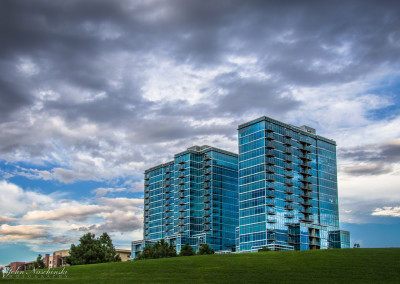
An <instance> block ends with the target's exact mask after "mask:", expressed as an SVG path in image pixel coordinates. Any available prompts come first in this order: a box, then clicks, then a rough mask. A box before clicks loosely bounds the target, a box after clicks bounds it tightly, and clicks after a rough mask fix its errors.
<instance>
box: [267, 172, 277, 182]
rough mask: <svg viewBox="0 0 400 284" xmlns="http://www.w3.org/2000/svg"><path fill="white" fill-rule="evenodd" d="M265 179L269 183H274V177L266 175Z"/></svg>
mask: <svg viewBox="0 0 400 284" xmlns="http://www.w3.org/2000/svg"><path fill="white" fill-rule="evenodd" d="M265 178H266V179H267V181H269V182H274V181H275V175H271V174H266V176H265Z"/></svg>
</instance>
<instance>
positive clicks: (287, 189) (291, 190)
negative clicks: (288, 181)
mask: <svg viewBox="0 0 400 284" xmlns="http://www.w3.org/2000/svg"><path fill="white" fill-rule="evenodd" d="M285 193H286V194H294V189H293V188H292V187H285Z"/></svg>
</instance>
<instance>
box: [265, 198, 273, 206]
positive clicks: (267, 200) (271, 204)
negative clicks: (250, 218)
mask: <svg viewBox="0 0 400 284" xmlns="http://www.w3.org/2000/svg"><path fill="white" fill-rule="evenodd" d="M265 205H267V206H270V207H273V206H275V199H271V198H267V199H266V200H265Z"/></svg>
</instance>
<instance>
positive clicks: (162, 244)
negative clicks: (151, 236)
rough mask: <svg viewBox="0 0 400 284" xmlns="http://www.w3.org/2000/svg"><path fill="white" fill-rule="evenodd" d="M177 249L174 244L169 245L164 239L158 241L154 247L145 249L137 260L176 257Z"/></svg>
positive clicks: (150, 246)
mask: <svg viewBox="0 0 400 284" xmlns="http://www.w3.org/2000/svg"><path fill="white" fill-rule="evenodd" d="M175 256H176V249H175V247H174V246H173V245H172V244H168V243H167V242H166V241H165V240H164V239H161V240H159V241H157V242H156V243H155V244H154V245H148V246H146V247H144V248H143V251H142V253H140V254H138V255H137V256H136V259H137V260H141V259H151V258H165V257H175Z"/></svg>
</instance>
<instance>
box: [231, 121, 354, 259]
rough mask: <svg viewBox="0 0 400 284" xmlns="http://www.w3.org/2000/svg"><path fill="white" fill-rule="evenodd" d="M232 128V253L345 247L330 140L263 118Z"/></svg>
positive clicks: (309, 130)
mask: <svg viewBox="0 0 400 284" xmlns="http://www.w3.org/2000/svg"><path fill="white" fill-rule="evenodd" d="M238 130H239V228H238V230H237V238H238V240H237V244H238V245H239V248H237V250H239V251H240V252H250V251H257V250H258V249H259V248H262V247H265V246H267V247H269V248H270V249H273V250H308V249H326V248H334V247H348V246H349V243H348V242H349V238H348V232H345V231H340V230H339V213H338V191H337V166H336V142H335V141H333V140H330V139H327V138H324V137H321V136H319V135H316V132H315V129H313V128H310V127H308V126H301V127H296V126H293V125H289V124H285V123H282V122H280V121H277V120H274V119H271V118H269V117H261V118H258V119H255V120H252V121H250V122H248V123H245V124H242V125H239V129H238ZM345 240H347V242H346V241H345Z"/></svg>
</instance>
